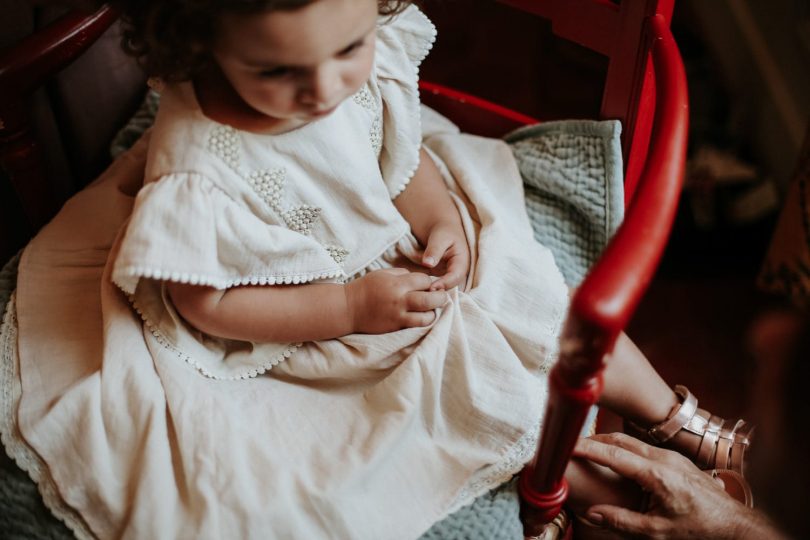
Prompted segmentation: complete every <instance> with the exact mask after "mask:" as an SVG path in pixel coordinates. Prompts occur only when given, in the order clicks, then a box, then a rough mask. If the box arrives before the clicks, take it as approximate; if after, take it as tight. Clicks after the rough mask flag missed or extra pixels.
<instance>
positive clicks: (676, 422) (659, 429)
mask: <svg viewBox="0 0 810 540" xmlns="http://www.w3.org/2000/svg"><path fill="white" fill-rule="evenodd" d="M675 393H676V394H678V395H679V396H680V397H681V400H682V401H681V406H680V407H678V410H677V411H675V413H674V414H673V415H672V416H670V417H669V418H667V419H666V420H664V421H663V422H660V423H658V424H655V425H654V426H652V427H651V428H650V429H649V430H648V431H647V435H649V436H650V438H651V439H652V440H653V441H655V442H656V443H657V444H662V443H665V442H667V441H668V440H670V439H671V438H672V437H674V436H675V435H676V434H677V433H678V432H679V431H680V430H681V429H684V428H685V427H686V426H687V424H689V423H690V421H691V420H692V419H694V418H695V416H696V414H695V413H696V412H697V410H698V408H697V404H698V402H697V398H696V397H695V396H694V395H693V394H692V392H690V391H689V389H688V388H686V387H685V386H682V385H680V384H679V385H677V386H675ZM687 429H688V428H687ZM690 431H691V429H690ZM701 433H702V431H701Z"/></svg>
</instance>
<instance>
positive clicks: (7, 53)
mask: <svg viewBox="0 0 810 540" xmlns="http://www.w3.org/2000/svg"><path fill="white" fill-rule="evenodd" d="M115 19H116V14H115V13H114V12H113V11H112V10H111V9H110V8H109V7H107V6H103V7H101V8H100V9H99V10H98V11H96V12H94V13H90V14H88V13H82V12H70V13H68V14H67V15H65V16H63V17H62V18H60V19H58V20H57V21H55V22H53V23H52V24H50V25H48V26H47V27H45V28H43V29H41V30H38V31H37V32H35V33H34V34H33V35H31V36H28V37H26V38H24V39H22V40H21V41H20V42H18V43H16V44H14V45H12V46H11V47H8V48H6V49H3V50H2V51H0V166H2V169H3V173H4V174H5V176H7V177H8V179H9V183H10V184H11V189H12V190H13V192H14V195H15V196H16V198H17V201H16V202H17V203H18V204H19V206H20V207H21V210H22V214H23V216H24V218H25V220H26V222H27V223H16V224H15V227H17V228H25V229H27V230H25V231H20V230H14V231H10V232H4V234H3V236H4V237H6V238H10V237H11V236H12V234H14V235H17V236H21V237H23V238H27V237H30V236H31V234H33V233H34V232H36V231H37V230H38V229H39V228H40V227H41V226H42V225H44V224H45V223H46V222H47V221H48V220H49V219H50V218H51V217H53V215H54V214H55V213H56V211H57V210H58V209H59V207H60V205H61V204H62V202H63V201H61V200H59V198H58V197H57V196H56V194H55V193H54V192H53V190H52V189H51V186H50V184H49V182H48V179H47V177H46V172H45V166H44V162H43V157H42V151H41V148H40V146H39V143H38V142H37V140H36V138H35V137H34V136H33V134H32V132H31V118H30V103H29V99H30V96H31V94H33V92H34V91H35V90H36V89H37V88H39V87H40V86H41V85H42V84H44V83H45V82H46V81H47V79H48V78H49V77H50V76H52V75H54V74H56V73H57V72H58V71H59V70H61V69H62V68H64V67H66V66H67V65H68V64H70V63H71V62H72V61H73V60H75V59H76V58H78V57H79V56H81V54H82V53H83V52H84V51H85V50H87V49H88V48H89V47H90V45H92V43H93V42H95V41H96V40H97V39H98V38H99V37H100V36H101V34H103V33H104V31H105V30H106V29H107V28H109V26H110V25H111V24H112V23H113V22H114V21H115ZM4 246H5V247H4V252H3V253H2V255H3V256H4V257H6V256H8V255H9V253H8V252H7V251H6V250H9V249H13V248H14V247H15V246H16V243H12V242H10V241H6V243H5V244H4ZM16 247H19V246H16Z"/></svg>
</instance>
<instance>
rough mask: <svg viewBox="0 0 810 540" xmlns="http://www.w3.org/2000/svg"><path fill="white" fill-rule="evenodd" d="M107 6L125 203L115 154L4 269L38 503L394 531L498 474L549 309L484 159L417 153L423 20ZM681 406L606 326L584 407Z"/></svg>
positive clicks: (513, 444) (358, 1) (323, 2)
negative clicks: (138, 70)
mask: <svg viewBox="0 0 810 540" xmlns="http://www.w3.org/2000/svg"><path fill="white" fill-rule="evenodd" d="M121 4H122V6H121V7H122V9H123V13H124V17H125V19H124V20H125V22H126V23H127V24H128V34H127V41H126V47H127V48H128V49H129V50H130V51H131V52H132V53H133V54H135V55H136V56H138V57H139V58H140V59H141V61H142V62H143V63H144V66H145V67H146V69H147V70H148V71H149V72H150V74H152V75H154V76H158V77H160V79H161V80H162V82H163V84H162V86H163V88H162V98H161V105H160V110H159V113H158V116H157V119H156V122H155V126H154V128H153V130H152V132H151V135H150V139H149V143H148V144H149V147H148V155H147V157H146V160H145V172H143V187H142V188H141V189H140V190H139V191H138V192H137V197H136V198H135V199H134V203H133V202H132V201H131V199H129V198H127V197H126V191H127V189H126V187H125V184H127V181H125V180H132V176H133V174H135V173H137V174H138V175H139V174H140V171H139V170H136V171H135V173H133V169H132V167H130V168H129V169H126V168H125V165H126V164H125V163H124V164H122V163H121V162H118V163H116V165H115V166H114V167H113V169H112V171H111V172H109V173H107V175H106V177H105V179H102V181H101V182H99V184H97V185H96V186H95V187H94V188H93V189H91V190H89V194H83V195H82V196H80V197H79V198H78V199H77V200H75V201H74V202H73V203H72V205H73V206H71V205H69V206H68V207H67V208H66V210H65V211H63V215H62V216H60V218H58V219H57V220H56V222H55V223H54V224H52V225H51V227H50V229H49V230H48V231H46V232H45V233H44V234H43V235H42V236H41V237H40V238H39V239H38V241H37V242H35V243H34V244H33V245H32V247H31V248H29V250H28V251H27V252H26V257H25V258H24V260H23V262H22V263H21V267H20V275H21V279H20V286H19V289H18V290H19V292H18V299H17V312H18V317H19V365H20V372H21V373H22V374H23V377H22V381H23V382H22V386H23V389H22V396H23V399H22V401H21V406H20V413H19V415H20V419H19V421H20V430H21V432H22V434H23V436H24V437H25V439H26V442H27V443H28V444H29V445H30V446H31V448H32V449H33V450H35V451H36V452H37V453H38V454H39V455H40V456H41V457H42V459H43V461H44V463H45V464H46V465H47V469H46V470H47V473H46V474H45V476H46V477H47V478H48V479H49V480H50V481H52V483H53V486H54V488H55V491H57V492H58V494H59V496H58V497H57V502H56V503H54V505H56V506H59V505H61V506H60V508H62V512H63V513H64V514H65V515H67V516H68V517H67V518H66V519H67V520H68V521H69V522H70V523H72V526H74V528H75V529H77V530H79V529H80V530H85V531H89V532H92V533H93V534H95V535H97V536H101V537H105V536H118V535H122V536H133V537H178V536H179V537H217V538H236V537H262V538H266V537H278V538H291V537H296V538H298V537H309V538H327V537H329V538H414V537H417V536H418V535H420V534H421V533H423V532H424V531H425V530H427V528H428V527H429V526H430V525H431V524H432V523H434V522H436V521H438V520H440V519H441V518H442V517H444V516H446V515H447V514H448V513H450V512H452V511H453V510H455V509H457V508H459V507H460V506H462V505H464V504H466V503H468V502H470V501H471V500H472V499H473V498H474V497H476V496H478V495H480V494H482V493H484V492H486V491H487V490H489V489H491V488H493V487H495V486H497V485H499V484H500V483H502V482H504V481H505V480H507V479H508V478H509V477H510V476H511V475H513V474H514V473H516V472H517V471H519V470H520V468H521V467H522V465H523V464H524V463H525V462H526V461H527V460H528V459H529V458H530V457H531V454H532V453H533V450H534V441H535V438H536V435H537V429H538V422H539V421H540V420H541V419H540V418H539V416H540V413H541V411H542V410H543V403H544V400H545V393H546V377H545V374H546V372H547V370H548V368H549V367H550V365H551V363H552V362H553V359H554V355H555V350H556V343H557V338H558V332H559V328H560V324H561V322H562V320H563V316H564V313H565V309H566V305H567V294H568V292H567V289H566V287H565V285H564V283H563V280H562V277H561V275H560V273H559V271H558V270H557V268H556V267H555V265H554V261H553V258H552V256H551V255H550V253H549V252H548V251H547V250H546V249H545V248H543V247H542V246H539V245H538V244H536V243H535V242H534V241H533V239H532V232H531V228H530V225H529V221H528V219H527V217H526V214H525V210H524V206H523V204H524V203H523V195H522V186H521V181H520V176H519V174H518V172H517V169H516V167H515V165H514V163H513V161H512V158H511V154H510V153H509V150H508V149H507V148H506V147H505V146H504V145H503V143H501V142H499V141H493V140H486V139H480V138H476V137H470V136H464V135H461V134H458V133H457V132H456V131H455V130H454V129H453V128H452V127H449V126H448V125H447V124H446V123H441V122H440V121H438V122H439V123H438V125H436V124H435V123H434V124H432V126H433V130H432V135H431V136H430V137H428V138H426V139H425V143H424V144H423V131H422V129H421V127H420V105H419V101H418V91H417V86H416V85H417V70H418V66H419V64H420V62H421V61H422V59H423V58H424V57H425V55H426V54H427V52H428V51H429V49H430V47H431V45H432V42H433V40H434V35H435V30H434V28H433V26H432V24H431V23H430V21H429V20H428V19H427V18H426V17H425V16H424V15H423V14H422V13H421V12H420V11H419V10H418V9H417V8H416V7H414V6H408V5H407V4H408V3H407V2H388V1H385V0H380V1H377V0H240V1H226V0H204V1H201V0H148V1H147V0H138V1H135V0H133V1H131V2H121ZM429 118H432V117H428V119H429ZM434 120H435V119H434ZM133 156H134V157H133ZM129 158H130V159H134V160H135V162H136V163H139V162H138V161H137V159H138V158H137V150H136V151H135V153H133V154H132V155H131V156H130V157H129ZM104 186H114V189H113V188H112V187H108V188H105V187H104ZM94 189H95V191H94ZM104 189H107V191H104ZM94 193H95V194H96V195H94ZM102 194H106V196H102ZM93 213H95V214H94V216H95V221H94V222H95V223H98V222H99V221H100V222H101V224H102V225H101V226H98V225H95V226H93V227H90V226H85V227H82V226H80V225H79V224H80V223H84V222H83V221H82V220H83V219H85V218H84V216H86V215H88V214H93ZM98 216H102V217H103V219H100V218H99V217H98ZM60 220H61V221H60ZM71 220H72V221H71ZM66 221H67V222H68V223H71V227H70V228H71V230H72V231H74V232H75V231H80V234H78V235H77V236H79V238H76V237H75V236H72V237H71V238H70V240H66V239H65V237H64V235H62V236H60V232H59V231H64V230H65V229H66V227H67V226H66V225H65V222H66ZM60 227H61V228H60ZM82 257H84V259H83V258H82ZM88 258H89V259H92V261H94V262H93V263H92V264H90V263H87V259H88ZM100 262H101V266H99V263H100ZM82 264H84V267H87V268H95V267H98V268H101V267H103V268H104V270H103V273H102V272H101V270H100V269H99V271H98V272H96V273H93V272H90V271H88V272H85V273H83V274H81V276H79V275H78V274H77V277H76V279H75V280H74V281H71V280H70V279H68V278H66V277H65V276H66V275H68V273H66V272H69V271H72V270H70V269H77V268H79V269H80V268H83V266H82ZM94 264H95V265H96V266H93V265H94ZM66 269H68V270H66ZM70 275H73V274H70ZM55 283H58V284H61V287H62V288H60V289H59V290H58V291H56V290H55V288H54V287H55V285H54V284H55ZM78 283H81V284H82V285H81V287H80V286H79V285H78ZM113 284H114V285H113ZM82 287H84V288H82ZM80 289H81V291H82V292H81V294H79V292H80ZM65 291H68V292H65ZM121 291H123V292H124V293H125V295H126V296H124V295H122V294H121ZM79 297H83V298H90V299H98V301H97V302H94V301H89V302H88V309H89V310H90V311H89V312H90V313H94V314H97V316H94V317H89V320H86V321H76V320H75V319H74V318H71V317H70V315H69V311H68V308H67V307H66V306H68V305H73V306H75V305H76V301H77V298H79ZM132 307H134V310H133V309H132ZM135 311H137V313H138V314H139V315H140V317H139V318H136V317H133V313H134V312H135ZM141 320H142V321H141ZM39 328H51V329H53V334H52V335H49V336H48V339H47V340H40V339H37V329H39ZM60 329H61V330H60ZM34 358H36V359H37V363H36V364H35V363H34V362H33V359H34ZM51 358H59V359H60V360H59V362H60V365H61V366H63V367H60V370H59V373H60V375H59V377H57V378H55V379H51V378H49V377H44V376H39V375H35V376H31V375H29V376H27V377H26V373H37V374H39V373H45V372H47V371H46V370H47V366H48V361H49V360H48V359H51ZM88 358H90V359H92V360H90V361H88V360H87V359H88ZM43 359H44V360H43ZM65 366H66V367H65ZM26 370H28V371H26ZM27 395H30V396H35V397H29V398H27V399H29V400H33V401H29V402H27V403H26V401H25V399H26V396H27ZM679 402H680V398H679V397H678V395H676V394H675V393H674V392H672V391H671V390H670V389H669V388H668V386H667V385H666V384H665V383H664V382H663V381H662V380H661V379H660V378H659V377H658V375H657V374H656V373H655V372H654V371H653V370H652V369H651V367H650V366H649V364H648V363H647V362H646V360H645V359H644V358H643V356H642V355H641V354H640V353H639V351H638V350H637V349H635V347H634V346H633V345H632V344H631V343H630V342H629V340H627V339H626V338H624V337H622V338H621V339H620V340H619V343H618V345H617V347H616V352H615V355H614V358H612V359H611V362H610V363H609V367H608V370H607V372H606V374H605V391H604V396H603V400H602V405H605V406H608V407H610V408H613V409H614V410H616V411H617V412H619V413H620V414H622V415H623V416H624V417H626V418H629V419H630V420H632V421H634V422H636V423H638V424H640V425H643V426H647V427H649V426H652V425H654V424H656V423H658V422H663V421H665V420H667V419H668V418H674V420H671V421H669V422H668V423H667V425H668V426H669V427H670V428H671V427H672V426H671V425H670V424H672V425H674V424H673V422H676V423H677V422H680V421H681V420H683V419H682V418H679V417H678V415H677V414H675V413H678V412H679V411H681V409H683V408H684V407H680V408H679ZM24 405H26V406H24ZM686 412H688V411H686ZM686 412H684V413H683V414H686ZM687 416H688V418H686V420H688V419H689V418H691V417H692V415H687ZM695 418H699V417H698V416H696V417H695ZM682 423H685V421H684V422H682ZM679 428H680V425H678V426H676V427H675V428H673V429H674V431H672V433H669V432H668V434H669V438H671V437H672V435H673V434H674V433H675V432H678V429H679ZM670 431H671V430H670ZM674 440H675V442H676V444H678V445H679V446H680V447H681V448H683V449H684V450H685V451H686V450H690V449H691V450H697V449H698V446H699V445H700V444H701V436H700V435H694V434H690V433H687V432H681V433H678V434H677V435H675V439H674ZM65 449H67V451H65ZM713 449H714V445H713V444H712V452H711V454H712V455H713V454H714V451H713ZM572 481H573V491H574V492H575V493H576V492H577V491H578V490H579V491H580V492H581V491H582V490H583V489H584V486H585V485H586V484H585V482H586V481H585V480H582V479H581V477H580V476H578V475H575V476H574V477H573V479H572ZM54 505H52V506H54Z"/></svg>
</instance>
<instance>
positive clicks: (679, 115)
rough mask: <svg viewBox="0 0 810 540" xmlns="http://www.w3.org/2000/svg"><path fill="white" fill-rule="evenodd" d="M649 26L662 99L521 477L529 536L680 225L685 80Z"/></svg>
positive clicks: (666, 36)
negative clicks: (635, 181)
mask: <svg viewBox="0 0 810 540" xmlns="http://www.w3.org/2000/svg"><path fill="white" fill-rule="evenodd" d="M648 24H649V30H650V35H651V38H652V39H653V43H652V47H651V53H652V60H653V65H654V70H655V77H656V83H657V91H658V96H657V99H656V110H655V120H654V125H653V132H652V139H651V144H650V150H649V154H648V159H647V162H646V165H645V167H644V172H643V174H642V176H641V181H640V182H639V186H638V189H637V191H636V194H635V196H634V198H633V201H632V203H631V205H630V207H629V208H628V211H627V214H626V217H625V220H624V223H623V224H622V226H621V228H620V229H619V231H618V232H617V233H616V236H615V237H614V238H613V240H612V241H611V243H610V245H609V246H608V247H607V249H606V250H605V252H604V254H603V255H602V257H601V258H600V259H599V262H598V263H597V265H596V266H595V267H594V268H593V269H592V270H591V272H590V273H589V274H588V276H587V277H586V278H585V281H584V282H583V283H582V285H581V286H580V287H579V289H578V290H577V291H576V293H575V294H574V297H573V299H572V303H571V307H570V312H569V316H568V321H567V323H566V327H565V329H564V331H563V337H562V340H561V346H560V358H559V360H558V362H557V364H556V365H555V366H554V368H553V369H552V372H551V376H550V395H549V402H548V405H547V409H546V414H545V417H544V424H543V431H542V434H541V436H540V441H539V443H538V450H537V453H536V455H535V458H534V459H533V460H532V462H531V463H530V465H529V466H528V467H527V468H526V470H524V472H523V473H522V475H521V482H520V493H521V497H522V499H523V510H522V512H523V518H524V526H525V528H526V533H527V534H528V535H535V534H539V532H540V531H541V530H542V528H543V526H544V524H546V523H549V522H550V521H551V520H552V519H553V518H554V517H555V516H556V515H557V514H558V513H559V511H560V510H561V508H562V505H563V503H564V501H565V498H566V494H567V489H568V488H567V485H566V482H565V478H564V473H565V468H566V467H567V465H568V461H569V459H570V458H571V454H572V451H573V448H574V445H575V443H576V440H577V438H578V437H579V434H580V432H581V430H582V426H583V423H584V420H585V417H586V415H587V413H588V410H589V409H590V407H591V405H593V404H594V403H595V402H596V400H597V399H598V397H599V394H600V392H601V385H602V382H601V381H602V369H603V368H604V358H605V355H606V354H607V353H608V352H610V350H611V349H612V348H613V345H614V343H615V340H616V338H617V336H618V335H619V333H620V332H621V331H622V330H623V329H624V327H625V326H626V325H627V322H628V321H629V319H630V317H631V315H632V314H633V312H634V310H635V308H636V306H637V305H638V302H639V300H640V299H641V296H642V295H643V293H644V291H645V290H646V288H647V285H648V284H649V282H650V280H651V279H652V276H653V274H654V272H655V269H656V267H657V265H658V261H659V260H660V258H661V255H662V253H663V249H664V246H665V244H666V240H667V237H668V235H669V232H670V230H671V227H672V222H673V220H674V217H675V210H676V208H677V203H678V197H679V195H680V191H681V182H682V174H683V168H684V164H685V160H686V140H687V128H688V96H687V90H686V75H685V73H684V68H683V63H682V61H681V58H680V53H679V52H678V48H677V45H676V43H675V40H674V39H673V38H672V34H671V33H670V30H669V26H668V23H667V20H666V19H665V17H663V16H662V15H655V16H652V17H650V18H649V19H648Z"/></svg>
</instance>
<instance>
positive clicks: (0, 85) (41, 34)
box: [0, 5, 117, 103]
mask: <svg viewBox="0 0 810 540" xmlns="http://www.w3.org/2000/svg"><path fill="white" fill-rule="evenodd" d="M116 18H117V14H116V13H115V12H114V11H113V10H112V8H110V7H109V6H106V5H105V6H103V7H101V8H100V9H99V10H98V11H96V12H95V13H90V14H88V13H82V12H78V11H72V12H69V13H68V14H66V15H64V16H63V17H61V18H60V19H58V20H57V21H55V22H53V23H51V24H50V25H48V26H47V27H45V28H43V29H41V30H38V31H37V32H35V33H34V34H32V35H30V36H28V37H26V38H24V39H23V40H21V41H20V42H19V43H17V44H15V45H13V46H11V47H9V48H7V49H4V50H2V51H0V103H3V102H6V101H12V100H17V99H20V98H23V97H26V96H29V95H30V94H31V92H33V91H34V90H35V89H36V88H38V87H39V86H41V85H42V84H43V83H44V82H45V80H46V79H47V78H48V77H50V76H52V75H54V74H55V73H57V72H58V71H60V70H61V69H62V68H64V67H65V66H67V65H68V64H70V63H71V62H72V61H73V60H75V59H76V58H78V57H79V56H81V54H82V53H83V52H84V51H85V50H87V49H88V48H89V47H90V45H92V44H93V43H94V42H95V41H96V40H97V39H98V38H99V37H100V36H101V34H103V33H104V31H105V30H107V28H109V27H110V25H111V24H112V23H113V22H114V21H115V19H116Z"/></svg>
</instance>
